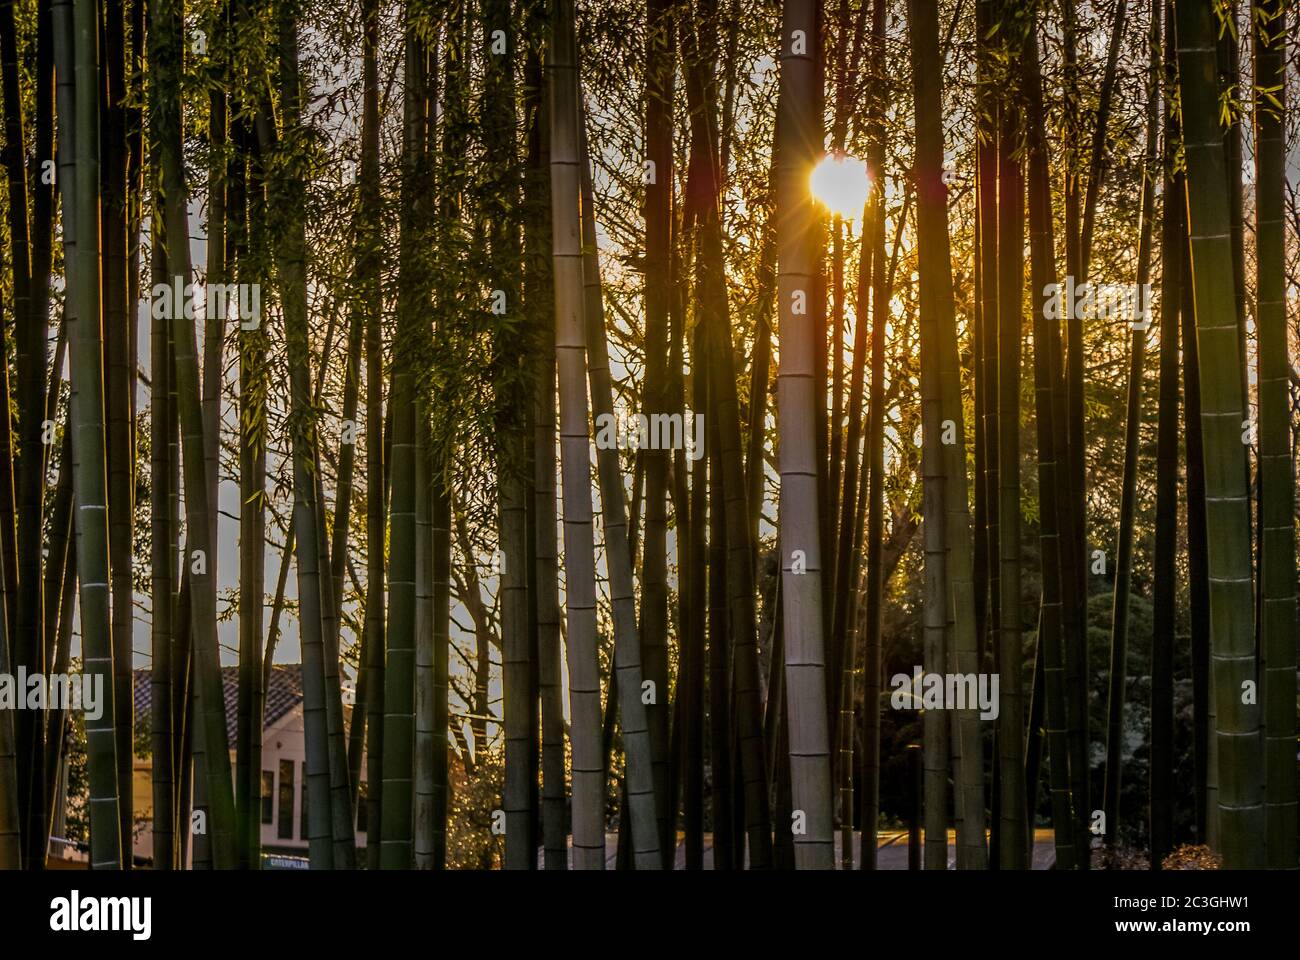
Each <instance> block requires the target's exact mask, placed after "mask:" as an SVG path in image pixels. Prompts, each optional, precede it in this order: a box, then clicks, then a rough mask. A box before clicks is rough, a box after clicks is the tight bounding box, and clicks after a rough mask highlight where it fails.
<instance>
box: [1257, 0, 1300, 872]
mask: <svg viewBox="0 0 1300 960" xmlns="http://www.w3.org/2000/svg"><path fill="white" fill-rule="evenodd" d="M1252 12H1253V16H1252V17H1251V20H1252V22H1253V23H1254V25H1255V145H1256V146H1255V184H1256V188H1255V249H1256V270H1257V271H1258V277H1257V290H1256V296H1257V298H1258V299H1257V304H1256V308H1257V316H1256V325H1257V329H1258V331H1259V333H1258V336H1259V344H1258V361H1257V362H1258V379H1259V473H1260V488H1261V501H1260V513H1261V523H1262V525H1263V536H1262V539H1261V542H1260V554H1261V555H1260V575H1259V576H1260V590H1261V592H1262V598H1261V603H1262V608H1261V612H1260V619H1261V622H1260V628H1261V633H1260V649H1261V653H1262V656H1263V660H1264V668H1265V669H1264V673H1263V675H1262V677H1261V679H1262V681H1263V713H1264V726H1265V731H1266V734H1265V736H1266V739H1265V745H1264V750H1265V753H1264V764H1265V768H1264V774H1265V793H1264V804H1265V829H1266V830H1267V840H1268V865H1269V866H1270V867H1278V868H1286V869H1291V868H1294V867H1295V866H1296V853H1297V851H1296V783H1295V731H1296V702H1295V697H1296V678H1295V665H1296V650H1295V638H1296V636H1297V634H1298V633H1300V629H1298V627H1300V625H1298V624H1297V620H1296V548H1295V464H1294V462H1293V460H1292V446H1291V443H1290V439H1289V438H1290V422H1291V399H1290V396H1291V394H1290V389H1291V388H1290V382H1289V378H1290V373H1291V360H1290V356H1289V353H1288V340H1289V338H1288V336H1287V317H1286V224H1285V215H1284V211H1285V199H1284V192H1285V182H1286V143H1285V124H1284V119H1285V116H1286V56H1287V49H1286V5H1285V4H1284V3H1283V2H1282V0H1257V2H1256V3H1255V4H1254V5H1253V11H1252Z"/></svg>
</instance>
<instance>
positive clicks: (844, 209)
mask: <svg viewBox="0 0 1300 960" xmlns="http://www.w3.org/2000/svg"><path fill="white" fill-rule="evenodd" d="M809 185H810V186H811V188H812V193H813V196H814V197H816V198H817V199H818V200H820V201H821V202H822V204H823V205H824V206H825V207H826V208H827V209H828V210H830V211H831V213H838V214H839V215H840V216H841V217H843V218H844V219H845V220H856V219H857V218H858V217H860V216H861V215H862V208H863V207H864V206H866V203H867V195H868V194H869V193H870V192H871V178H870V177H869V176H868V175H867V165H866V164H865V163H863V162H862V161H861V160H859V159H857V158H856V157H850V156H848V155H847V154H835V153H828V154H827V155H826V156H824V157H822V159H821V161H820V162H819V163H818V164H817V166H815V167H813V172H812V177H811V178H810V180H809Z"/></svg>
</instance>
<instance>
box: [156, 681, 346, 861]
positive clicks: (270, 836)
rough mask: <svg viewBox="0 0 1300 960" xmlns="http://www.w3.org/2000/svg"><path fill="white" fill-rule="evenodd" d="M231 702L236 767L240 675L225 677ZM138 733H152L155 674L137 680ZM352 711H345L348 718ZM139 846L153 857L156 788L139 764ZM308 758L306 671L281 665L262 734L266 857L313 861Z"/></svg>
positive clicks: (269, 686)
mask: <svg viewBox="0 0 1300 960" xmlns="http://www.w3.org/2000/svg"><path fill="white" fill-rule="evenodd" d="M221 673H222V681H223V686H224V688H225V700H226V733H227V736H228V737H229V739H230V743H231V751H230V761H231V766H232V771H233V766H234V762H235V751H234V744H235V734H236V730H237V724H238V714H237V712H236V706H237V703H238V689H239V671H238V668H236V667H224V668H223V669H222V671H221ZM134 687H135V690H134V694H135V717H136V724H137V727H140V726H144V727H146V728H147V726H148V723H149V708H150V703H151V699H152V697H151V693H150V673H149V671H148V670H136V671H135V678H134ZM350 709H351V707H349V706H347V705H344V711H345V713H346V712H347V711H349V710H350ZM365 769H366V765H365V757H364V756H363V757H362V762H361V784H360V790H359V797H361V798H364V797H365V790H366V783H365ZM134 794H135V796H134V809H135V823H136V828H135V843H134V851H135V854H136V856H137V857H144V858H147V859H152V857H153V830H152V828H151V823H152V820H153V788H152V772H151V763H150V761H149V760H140V759H137V760H136V761H135V789H134ZM306 803H307V752H306V741H305V736H304V729H303V700H302V665H301V664H297V663H292V664H276V665H275V666H274V667H272V669H271V676H270V678H269V680H268V683H267V690H266V710H265V721H264V725H263V728H262V810H261V820H262V851H263V853H266V854H269V855H271V856H275V855H280V856H291V857H305V856H306V855H307V814H306ZM356 839H357V845H358V847H364V846H365V843H366V804H365V803H358V804H357V835H356Z"/></svg>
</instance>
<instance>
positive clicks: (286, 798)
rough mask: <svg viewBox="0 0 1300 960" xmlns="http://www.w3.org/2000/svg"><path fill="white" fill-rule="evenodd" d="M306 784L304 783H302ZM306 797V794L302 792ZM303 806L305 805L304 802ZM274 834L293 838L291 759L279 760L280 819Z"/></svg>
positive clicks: (282, 837)
mask: <svg viewBox="0 0 1300 960" xmlns="http://www.w3.org/2000/svg"><path fill="white" fill-rule="evenodd" d="M304 786H306V784H304ZM303 799H304V800H305V799H306V794H305V793H304V794H303ZM304 806H306V805H305V804H304ZM276 836H277V837H279V838H280V839H281V840H290V839H292V838H293V761H292V760H281V761H280V821H279V825H278V828H277V830H276Z"/></svg>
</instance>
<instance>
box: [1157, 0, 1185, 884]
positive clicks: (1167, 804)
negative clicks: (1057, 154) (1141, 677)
mask: <svg viewBox="0 0 1300 960" xmlns="http://www.w3.org/2000/svg"><path fill="white" fill-rule="evenodd" d="M1158 15H1160V16H1163V17H1164V19H1165V29H1166V34H1167V35H1168V36H1169V37H1170V39H1172V36H1173V26H1174V12H1173V6H1172V4H1171V3H1169V2H1168V0H1165V2H1163V3H1162V4H1161V10H1160V13H1159V14H1158ZM1175 68H1176V62H1175V59H1174V58H1173V57H1171V56H1168V55H1167V54H1166V55H1165V56H1164V78H1163V79H1164V98H1165V103H1164V128H1165V129H1164V143H1163V157H1162V166H1163V174H1164V183H1163V189H1162V191H1161V192H1162V195H1163V196H1164V197H1165V198H1166V199H1165V200H1164V203H1163V209H1162V215H1161V224H1160V259H1161V264H1160V272H1161V277H1160V402H1159V411H1158V414H1157V418H1158V422H1157V425H1156V518H1155V555H1154V559H1153V566H1154V568H1155V572H1154V584H1153V587H1152V595H1151V606H1152V625H1151V776H1150V796H1151V803H1150V823H1149V827H1148V829H1149V833H1150V836H1151V869H1153V870H1159V869H1161V865H1162V862H1163V861H1164V858H1165V857H1166V856H1168V854H1169V852H1170V851H1171V850H1172V849H1173V826H1174V824H1173V820H1174V795H1173V773H1174V644H1175V621H1176V616H1177V600H1178V598H1177V593H1178V584H1177V560H1178V314H1179V307H1180V304H1179V300H1180V298H1181V297H1182V285H1183V269H1182V268H1183V247H1184V246H1185V244H1184V242H1183V239H1182V235H1183V234H1182V231H1183V217H1184V216H1185V215H1186V209H1185V206H1184V204H1183V203H1182V202H1181V197H1182V194H1181V193H1180V192H1179V186H1180V184H1179V181H1178V167H1177V157H1178V145H1179V140H1180V139H1181V132H1180V128H1179V119H1178V113H1177V95H1176V84H1177V80H1178V77H1177V73H1176V71H1175Z"/></svg>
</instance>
